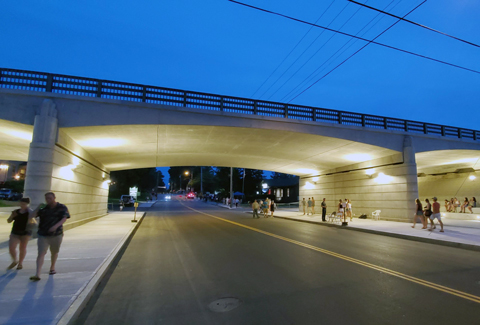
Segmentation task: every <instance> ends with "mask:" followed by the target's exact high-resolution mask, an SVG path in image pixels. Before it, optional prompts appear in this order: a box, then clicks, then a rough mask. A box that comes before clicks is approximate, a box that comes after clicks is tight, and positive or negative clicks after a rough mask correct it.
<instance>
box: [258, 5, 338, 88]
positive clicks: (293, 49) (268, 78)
mask: <svg viewBox="0 0 480 325" xmlns="http://www.w3.org/2000/svg"><path fill="white" fill-rule="evenodd" d="M334 2H335V0H332V2H330V4H329V5H328V7H327V9H325V10H324V11H323V13H322V14H321V15H320V17H318V19H317V20H316V21H315V24H316V23H317V22H318V21H319V20H320V19H321V18H322V17H323V15H325V13H326V12H327V11H328V9H330V7H331V6H332V5H333V3H334ZM313 27H314V26H310V28H309V29H308V31H307V32H306V33H305V35H303V37H302V38H301V39H300V40H299V41H298V43H297V44H296V45H295V46H294V47H293V48H292V49H291V50H290V52H288V54H287V56H285V58H283V60H282V62H280V64H279V65H278V66H277V67H276V68H275V70H273V72H272V73H271V74H270V75H269V76H268V77H267V79H265V81H264V82H263V83H262V84H261V85H260V87H258V88H257V90H255V92H254V93H253V94H252V96H250V97H254V96H255V94H256V93H257V92H258V91H259V90H260V89H261V88H262V87H263V86H264V85H265V84H266V83H267V81H268V80H270V78H271V77H272V76H273V75H274V74H275V72H277V70H278V68H280V67H281V66H282V64H283V62H285V61H286V60H287V59H288V57H289V56H290V54H292V53H293V51H295V49H296V48H297V47H298V45H300V43H301V42H302V41H303V39H304V38H305V37H306V36H307V35H308V33H310V31H311V30H312V29H313Z"/></svg>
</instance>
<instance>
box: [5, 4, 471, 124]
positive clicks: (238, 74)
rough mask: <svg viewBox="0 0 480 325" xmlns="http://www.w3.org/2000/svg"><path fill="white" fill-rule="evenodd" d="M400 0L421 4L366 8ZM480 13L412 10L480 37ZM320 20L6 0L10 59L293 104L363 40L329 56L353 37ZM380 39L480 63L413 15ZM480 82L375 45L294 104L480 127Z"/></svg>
mask: <svg viewBox="0 0 480 325" xmlns="http://www.w3.org/2000/svg"><path fill="white" fill-rule="evenodd" d="M247 2H248V3H250V4H252V5H255V6H259V7H264V8H268V9H271V10H274V11H279V12H282V13H285V14H288V15H291V16H294V17H298V18H300V19H303V20H307V21H310V22H315V21H316V20H317V19H318V18H319V17H320V16H321V15H322V13H323V16H321V18H320V19H319V21H318V23H319V24H322V25H330V27H332V28H336V29H341V30H342V31H345V32H348V33H353V34H356V33H358V32H360V31H362V32H360V34H359V35H363V36H364V37H366V38H373V37H375V36H376V35H377V34H378V33H380V32H381V31H383V30H384V29H385V28H387V27H388V26H389V25H391V24H392V23H394V22H395V19H394V18H391V17H385V16H382V15H380V16H379V17H377V18H376V20H374V21H373V22H372V24H370V25H367V27H366V28H365V29H363V30H362V28H364V26H365V25H366V24H367V23H368V22H369V21H370V20H372V19H373V18H375V16H376V13H375V12H372V11H370V10H369V9H360V10H358V9H359V7H358V6H357V5H355V4H352V3H349V2H348V1H347V0H334V1H333V3H332V0H322V1H318V0H317V1H314V0H305V1H286V0H276V1H267V0H249V1H247ZM361 2H365V0H361ZM390 2H391V6H389V7H388V8H387V11H389V12H391V13H393V14H396V15H404V14H405V13H407V12H408V11H410V10H411V9H412V8H414V7H415V6H416V5H418V4H419V3H420V2H421V1H420V0H393V1H392V0H387V1H381V0H369V1H367V4H368V5H371V6H374V7H377V8H382V9H383V8H385V6H386V5H387V4H388V3H390ZM330 4H331V6H330V7H329V9H328V10H327V11H325V10H326V9H327V7H328V6H329V5H330ZM478 17H480V2H479V1H475V0H461V1H460V0H459V1H451V0H448V1H447V0H436V1H427V2H426V3H425V4H423V5H422V6H421V7H420V8H418V9H417V10H416V11H415V12H413V13H412V14H411V15H409V16H408V18H409V19H411V20H414V21H416V22H419V23H421V24H424V25H427V26H430V27H432V28H435V29H438V30H441V31H443V32H446V33H449V34H452V35H455V36H457V37H460V38H464V39H467V40H469V41H472V42H474V43H477V44H478V43H480V34H479V33H478V31H479V30H480V19H478ZM380 18H381V19H380ZM372 25H373V27H372ZM370 27H371V28H370ZM309 28H310V27H309V26H306V25H303V24H300V23H297V22H292V21H289V20H286V19H284V18H280V17H275V16H271V15H268V14H265V13H261V12H257V11H254V10H251V9H248V8H244V7H241V6H239V5H236V4H233V3H231V2H229V1H227V0H205V1H193V0H176V1H141V0H139V1H123V0H116V1H90V0H85V1H56V0H51V1H22V0H17V1H2V2H1V3H0V44H2V49H3V50H2V51H0V65H1V66H2V67H8V68H18V69H29V70H38V71H44V72H53V73H63V74H72V75H80V76H86V77H93V78H101V79H112V80H118V81H127V82H134V83H143V84H152V85H158V86H165V87H171V88H180V89H186V90H196V91H204V92H211V93H218V94H225V95H232V96H241V97H252V95H253V94H255V95H254V96H253V97H254V98H260V99H270V100H274V101H284V100H286V101H288V100H289V99H291V98H292V97H293V96H292V94H295V92H293V93H291V91H292V90H293V89H297V90H302V89H304V88H305V87H306V86H307V85H310V84H311V82H310V83H308V82H307V81H308V80H309V79H308V76H309V75H310V74H311V73H312V72H313V71H315V70H316V69H317V68H319V67H323V68H324V67H326V68H327V69H326V70H325V72H326V71H328V70H329V68H331V67H333V66H335V65H336V63H338V62H340V61H341V60H343V59H344V58H346V57H347V56H348V55H349V54H351V53H353V52H354V51H355V50H356V49H358V48H360V47H361V46H362V45H363V44H364V43H363V42H361V41H356V42H350V43H348V45H347V49H346V51H345V52H342V51H343V49H345V47H344V48H343V49H342V50H340V52H339V53H341V55H340V56H339V57H338V58H336V57H334V59H333V60H330V61H327V62H326V60H327V59H328V58H329V57H330V56H331V55H332V54H334V53H335V52H336V51H337V50H339V49H341V48H342V46H343V45H344V44H345V43H346V42H347V41H349V38H348V37H345V36H340V35H336V36H334V37H333V38H332V39H331V40H329V41H328V42H327V40H328V39H329V38H330V37H331V36H332V35H333V34H332V33H330V32H323V33H322V32H321V30H320V29H315V28H314V29H312V30H311V31H310V33H308V34H307V35H306V36H305V34H306V32H307V31H308V30H309ZM365 31H367V32H366V33H365V34H363V32H365ZM321 33H322V34H321ZM303 36H305V37H304V40H303V41H302V42H301V43H300V44H299V45H298V47H297V48H296V49H295V50H294V51H293V53H292V55H291V56H290V57H288V58H287V59H286V60H285V62H284V64H283V65H281V66H279V63H280V62H281V61H282V60H283V59H284V58H285V56H286V55H287V54H288V53H289V52H290V51H291V50H292V48H293V47H294V46H295V45H296V44H297V43H298V41H299V40H300V39H301V38H302V37H303ZM317 37H318V38H317ZM315 39H316V41H314V40H315ZM377 41H379V42H383V43H386V44H389V45H392V46H397V47H400V48H403V49H406V50H410V51H414V52H417V53H420V54H423V55H428V56H432V57H434V58H437V59H440V60H445V61H448V62H451V63H455V64H458V65H462V66H466V67H469V68H472V69H476V70H480V60H479V58H480V48H476V47H473V46H470V45H467V44H463V43H461V42H458V41H455V40H452V39H449V38H447V37H444V36H441V35H438V34H435V33H432V32H430V31H427V30H424V29H421V28H419V27H416V26H412V25H409V24H407V23H404V22H400V23H398V24H397V25H396V26H395V27H393V28H392V29H390V30H389V31H388V32H386V33H385V34H384V35H382V36H381V37H380V38H379V39H378V40H377ZM350 45H351V47H348V46H350ZM304 51H305V53H304V55H303V56H300V54H301V53H302V52H304ZM314 53H316V54H315V55H314ZM310 57H311V59H310V60H309V61H308V62H307V60H308V59H309V58H310ZM295 60H297V61H296V62H295ZM294 62H295V63H294ZM325 62H326V63H325ZM292 63H293V65H292ZM290 65H292V67H291V68H290V69H289V70H287V68H288V67H289V66H290ZM301 66H303V68H302V69H300V70H298V69H299V68H300V67H301ZM277 67H278V70H277V72H276V73H275V74H274V75H273V78H271V79H269V80H267V82H266V83H265V86H264V87H262V88H260V90H259V91H257V90H258V88H259V86H260V85H262V83H263V82H264V81H265V80H266V79H267V77H268V76H269V75H270V74H271V73H272V71H274V70H275V69H276V68H277ZM323 68H320V71H321V69H323ZM297 70H298V72H297ZM282 74H283V77H282V78H279V77H280V76H281V75H282ZM319 76H321V74H320V75H319ZM277 79H278V80H277ZM316 79H318V78H313V79H312V82H313V81H314V80H316ZM281 85H284V86H283V87H282V88H279V87H280V86H281ZM270 86H272V87H271V88H269V87H270ZM297 86H299V87H298V88H296V87H297ZM479 86H480V74H475V73H472V72H467V71H463V70H460V69H456V68H453V67H449V66H445V65H442V64H439V63H435V62H431V61H427V60H424V59H421V58H417V57H413V56H409V55H407V54H404V53H399V52H396V51H393V50H390V49H386V48H382V47H379V46H377V45H373V44H371V45H369V46H368V47H367V48H365V49H364V50H363V51H361V52H360V53H359V54H357V55H356V56H354V57H353V58H352V59H350V60H349V61H348V62H347V63H345V64H344V65H343V66H341V67H340V68H338V69H337V70H335V71H334V72H332V73H331V74H330V75H329V76H327V77H326V78H324V79H323V80H321V81H320V82H318V83H317V84H316V85H315V86H313V87H312V88H311V89H309V90H308V91H306V92H305V93H303V94H302V95H301V96H299V97H297V98H296V99H294V100H293V101H292V103H297V104H305V105H311V106H318V107H326V108H333V109H341V110H346V111H353V112H360V113H369V114H378V115H384V116H392V117H398V118H404V119H412V120H419V121H428V122H433V123H440V124H447V125H452V126H459V127H464V128H472V129H480V127H479V126H478V123H479V120H480V113H479V103H480V92H479V88H480V87H479ZM267 90H268V91H267Z"/></svg>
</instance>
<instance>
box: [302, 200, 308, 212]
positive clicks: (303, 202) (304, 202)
mask: <svg viewBox="0 0 480 325" xmlns="http://www.w3.org/2000/svg"><path fill="white" fill-rule="evenodd" d="M302 208H303V215H305V209H306V208H307V201H305V198H303V200H302Z"/></svg>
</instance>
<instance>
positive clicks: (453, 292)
mask: <svg viewBox="0 0 480 325" xmlns="http://www.w3.org/2000/svg"><path fill="white" fill-rule="evenodd" d="M181 204H182V205H184V204H183V203H181ZM184 206H185V207H186V208H188V209H190V210H193V211H195V212H197V213H201V214H203V215H206V216H209V217H211V218H215V219H217V220H221V221H224V222H228V223H230V224H232V225H236V226H239V227H242V228H245V229H249V230H252V231H255V232H258V233H261V234H264V235H267V236H270V237H274V238H277V239H280V240H283V241H286V242H289V243H292V244H295V245H298V246H302V247H305V248H308V249H311V250H314V251H317V252H320V253H323V254H327V255H330V256H333V257H337V258H340V259H342V260H345V261H348V262H352V263H355V264H358V265H362V266H365V267H368V268H370V269H373V270H376V271H380V272H383V273H385V274H389V275H392V276H395V277H397V278H401V279H404V280H407V281H410V282H414V283H417V284H420V285H423V286H425V287H429V288H432V289H435V290H438V291H442V292H445V293H448V294H451V295H454V296H457V297H460V298H463V299H467V300H470V301H473V302H476V303H480V297H478V296H475V295H472V294H469V293H466V292H463V291H459V290H455V289H452V288H449V287H445V286H442V285H440V284H436V283H433V282H430V281H425V280H422V279H419V278H416V277H413V276H410V275H407V274H404V273H400V272H397V271H393V270H390V269H387V268H384V267H381V266H378V265H375V264H371V263H368V262H364V261H361V260H358V259H356V258H352V257H348V256H345V255H342V254H338V253H335V252H332V251H329V250H326V249H323V248H320V247H316V246H312V245H309V244H305V243H302V242H299V241H297V240H293V239H290V238H287V237H283V236H279V235H276V234H273V233H271V232H268V231H263V230H260V229H257V228H253V227H250V226H246V225H242V224H241V223H238V222H235V221H231V220H228V219H224V218H220V217H217V216H214V215H211V214H208V213H205V212H202V211H199V210H196V209H193V208H191V207H188V206H186V205H184Z"/></svg>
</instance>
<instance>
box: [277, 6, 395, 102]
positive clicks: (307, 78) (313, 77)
mask: <svg viewBox="0 0 480 325" xmlns="http://www.w3.org/2000/svg"><path fill="white" fill-rule="evenodd" d="M393 2H395V0H392V1H390V3H389V4H387V5H386V6H385V8H384V9H387V8H388V7H389V6H390V5H391V4H392V3H393ZM401 2H402V0H400V1H399V2H397V3H396V4H395V5H394V6H393V7H392V8H391V9H393V8H395V7H396V6H398V5H399V4H400V3H401ZM378 16H380V13H378V14H377V15H376V16H375V17H373V18H372V19H371V20H370V21H369V22H368V23H367V24H366V25H365V26H363V28H362V29H360V30H359V31H358V32H357V33H356V34H355V36H357V35H359V34H360V33H361V32H362V31H363V30H364V29H365V28H366V27H367V26H368V25H370V24H371V23H372V22H373V21H374V20H375V19H377V17H378ZM381 20H382V18H380V19H379V20H378V21H377V22H376V23H375V24H373V25H372V26H370V28H368V30H366V31H365V32H364V33H363V35H365V34H366V33H368V32H369V31H370V30H371V29H372V28H373V27H375V25H377V24H378V23H379V22H380V21H381ZM334 35H336V34H334ZM352 41H353V42H354V43H355V42H356V41H357V40H354V39H353V38H351V39H349V40H348V41H347V42H346V43H345V44H344V45H343V46H342V47H341V48H339V49H338V50H337V51H336V52H335V53H333V54H332V55H330V57H329V58H328V59H327V60H325V61H324V62H323V63H322V64H321V65H320V66H319V67H318V68H316V69H315V70H314V71H313V72H312V73H310V74H309V75H308V76H307V77H306V78H305V79H304V80H303V81H301V82H300V83H299V84H298V85H297V86H295V87H294V88H293V89H292V90H290V91H289V92H288V93H287V94H286V95H285V96H283V97H282V99H281V100H280V101H285V100H286V98H288V97H289V96H290V94H291V93H294V92H295V91H296V90H297V89H298V88H299V87H301V86H302V84H304V83H305V84H306V83H308V82H310V81H311V80H313V79H315V77H316V76H317V75H318V74H320V73H318V74H317V72H318V71H319V70H320V69H321V68H322V67H323V66H324V65H325V64H327V63H328V61H330V59H331V58H333V57H334V56H335V55H336V54H337V53H338V52H340V51H341V50H342V49H343V48H344V47H345V46H347V45H348V44H349V43H350V42H352ZM354 43H352V44H350V45H349V46H348V47H347V48H346V49H345V50H343V51H342V53H340V54H339V55H338V56H337V57H336V58H335V59H333V60H332V62H333V61H334V60H336V59H337V58H338V57H340V55H342V54H343V53H345V51H347V50H348V49H349V48H350V47H352V45H353V44H354ZM325 69H326V67H325V68H323V69H322V70H321V71H320V72H322V71H323V70H325Z"/></svg>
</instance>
